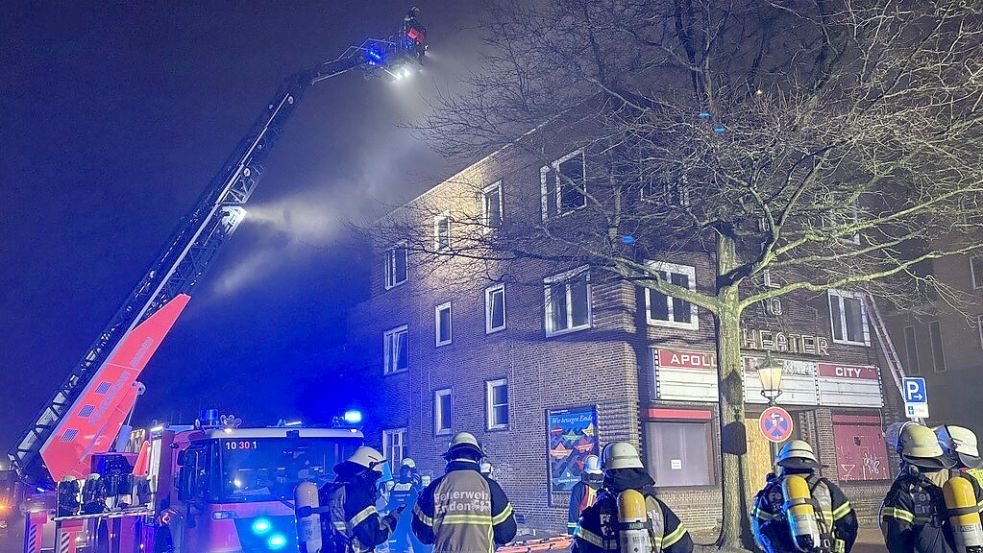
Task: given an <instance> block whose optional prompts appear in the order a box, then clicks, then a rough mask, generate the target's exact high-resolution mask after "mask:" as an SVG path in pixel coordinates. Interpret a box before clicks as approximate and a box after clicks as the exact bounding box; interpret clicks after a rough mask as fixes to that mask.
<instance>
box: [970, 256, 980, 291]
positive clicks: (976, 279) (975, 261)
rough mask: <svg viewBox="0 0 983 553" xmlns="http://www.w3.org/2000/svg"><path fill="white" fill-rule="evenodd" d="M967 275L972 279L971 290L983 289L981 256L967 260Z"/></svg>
mask: <svg viewBox="0 0 983 553" xmlns="http://www.w3.org/2000/svg"><path fill="white" fill-rule="evenodd" d="M969 274H970V276H971V277H972V279H973V290H979V289H980V288H983V255H978V256H976V257H971V258H969Z"/></svg>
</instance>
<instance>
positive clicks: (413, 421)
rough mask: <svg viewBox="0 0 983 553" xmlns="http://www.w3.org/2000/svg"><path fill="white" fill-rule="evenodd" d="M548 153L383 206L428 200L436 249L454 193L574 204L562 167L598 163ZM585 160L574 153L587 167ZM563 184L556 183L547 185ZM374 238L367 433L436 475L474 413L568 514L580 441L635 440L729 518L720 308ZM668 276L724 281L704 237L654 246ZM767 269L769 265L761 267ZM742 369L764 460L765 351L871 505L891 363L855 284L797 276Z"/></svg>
mask: <svg viewBox="0 0 983 553" xmlns="http://www.w3.org/2000/svg"><path fill="white" fill-rule="evenodd" d="M545 151H546V152H549V153H548V154H547V156H548V157H549V158H551V159H554V160H555V161H554V162H552V163H546V164H544V163H542V162H541V159H542V158H541V157H538V156H537V157H534V156H532V155H529V154H528V153H527V151H526V150H525V149H522V148H518V147H505V148H503V149H501V150H499V151H497V152H495V153H493V154H491V155H489V156H488V157H486V158H484V159H482V160H481V161H479V162H477V163H475V164H474V165H472V166H470V167H468V168H466V169H465V170H463V171H462V172H461V173H459V174H457V175H455V176H454V177H452V178H450V179H448V180H447V181H445V182H444V183H441V184H438V185H437V186H435V187H434V188H432V189H431V190H429V191H428V192H426V193H425V194H423V195H421V196H420V197H418V198H416V199H415V200H413V201H412V202H410V203H409V204H407V205H406V206H403V207H401V208H399V209H397V210H396V211H395V212H393V213H392V214H391V215H390V217H402V218H411V219H412V218H416V219H420V220H417V221H416V224H418V225H419V226H420V228H425V229H426V230H427V232H431V230H432V237H433V241H434V245H435V248H436V249H438V250H439V249H441V247H442V245H444V244H446V243H447V242H449V241H450V240H452V239H453V236H454V234H455V232H458V231H462V232H463V229H462V227H461V225H460V224H458V223H457V222H456V219H455V217H454V216H453V215H454V214H455V213H462V214H465V213H471V214H479V215H480V218H479V219H480V221H481V222H482V223H483V224H485V225H487V226H489V227H492V228H494V227H496V226H498V225H500V224H502V222H503V221H508V220H510V219H511V220H513V221H516V220H526V221H537V220H539V219H540V218H542V217H553V216H562V215H563V214H564V212H565V211H568V210H569V211H574V210H576V209H577V208H578V207H579V206H578V205H577V204H578V202H579V201H581V200H580V199H579V198H577V197H576V196H572V197H571V196H568V195H567V194H566V193H565V192H563V193H561V192H560V191H559V190H557V188H558V187H557V186H556V185H555V183H554V181H553V180H552V179H553V175H555V174H559V173H562V174H564V175H566V176H570V175H573V176H574V177H576V178H582V179H584V182H590V179H591V178H592V176H591V174H592V168H594V169H596V168H597V163H599V162H596V161H595V160H594V159H593V158H592V156H591V155H589V154H588V155H585V154H584V152H583V151H582V150H579V149H575V148H563V147H559V146H556V145H549V146H546V148H545ZM580 172H582V173H580ZM554 193H555V196H554ZM384 242H385V243H376V244H375V250H374V256H373V259H374V262H373V271H372V278H371V297H370V299H369V300H368V301H366V302H364V303H362V304H360V305H359V306H358V307H357V308H356V309H355V310H354V312H353V314H352V316H351V318H350V322H349V328H350V339H349V343H350V344H351V345H352V347H353V349H354V354H355V355H354V357H355V359H356V361H354V363H355V364H356V365H355V367H354V368H355V370H356V372H360V373H361V374H362V375H363V378H364V385H365V386H366V388H368V389H371V390H372V395H373V397H377V398H379V401H377V402H373V403H371V404H369V405H366V406H365V411H366V420H367V428H366V430H367V436H368V437H369V441H370V443H376V444H381V445H382V448H383V450H384V452H385V454H386V455H387V456H388V457H389V458H390V459H392V460H393V461H394V462H398V460H399V459H401V458H402V457H405V456H412V457H413V458H414V460H415V461H416V462H417V465H418V466H419V467H421V469H422V470H423V471H424V473H425V474H426V473H429V474H431V475H439V474H441V473H442V467H443V461H442V459H441V457H440V455H441V454H442V453H443V451H444V450H445V448H446V446H447V442H448V440H449V438H450V435H451V434H452V433H453V432H457V431H464V430H466V431H470V432H473V433H475V434H476V435H477V436H478V438H479V440H480V441H481V442H482V444H483V446H484V448H485V450H486V452H487V455H488V457H489V459H490V461H491V463H492V464H493V465H494V467H495V473H494V476H495V478H496V479H497V480H499V481H500V483H501V484H502V486H503V488H504V489H505V490H506V492H507V493H508V494H509V495H510V497H511V499H512V500H513V503H514V504H515V508H516V511H517V512H518V513H519V514H520V515H522V516H523V517H524V520H525V522H524V524H525V525H526V526H528V527H532V528H537V529H541V530H544V531H554V532H562V531H563V529H564V525H565V516H566V507H567V501H568V497H569V494H568V493H567V492H566V490H567V489H569V486H570V485H571V484H572V482H574V481H576V479H577V478H578V477H579V470H578V466H577V464H576V461H577V460H578V459H581V458H582V456H583V455H586V454H587V453H589V452H590V451H591V450H592V449H593V450H596V449H595V448H597V447H598V446H599V445H602V444H605V443H608V442H612V441H618V440H628V441H631V442H633V443H635V444H636V445H638V446H639V447H640V448H641V449H640V451H642V453H643V458H644V459H645V460H646V464H647V467H648V468H649V470H650V472H651V473H652V474H653V476H654V477H655V479H656V483H657V485H658V487H659V488H660V490H661V493H662V495H663V497H664V499H665V500H666V501H667V502H668V503H669V504H670V505H672V506H673V508H674V509H675V510H676V511H677V512H678V513H679V515H680V516H681V518H682V519H683V521H684V523H685V524H686V525H687V526H688V527H690V528H710V527H714V526H715V525H717V523H718V521H719V519H720V505H721V500H720V458H719V453H718V444H719V437H720V428H719V424H718V417H717V409H716V402H717V390H716V372H715V368H714V367H715V353H714V352H715V350H716V346H715V331H714V322H713V319H712V317H711V316H710V314H709V313H706V312H704V311H701V310H699V309H698V308H696V307H695V306H693V305H691V304H688V303H686V302H683V301H680V300H674V299H669V298H667V297H666V296H662V295H660V294H658V293H656V292H653V291H651V290H643V289H641V288H638V287H636V286H634V285H632V284H630V283H628V282H625V281H623V280H618V279H614V278H611V277H609V276H607V275H606V274H605V273H604V272H602V271H599V270H596V269H591V268H588V267H577V266H555V265H551V264H549V263H546V262H542V261H536V260H521V261H518V262H513V263H512V264H511V265H509V267H508V268H505V267H499V266H496V265H495V264H494V263H486V264H484V265H481V266H480V270H477V268H476V265H475V263H473V262H471V261H465V260H460V262H458V261H457V260H455V259H444V260H442V261H441V263H436V262H434V261H433V260H432V259H431V258H430V257H429V256H426V255H424V254H416V253H412V252H409V251H408V249H409V250H412V248H407V247H406V246H405V245H403V244H401V243H400V241H399V240H398V237H395V238H394V239H393V240H391V241H389V240H385V241H384ZM650 262H651V263H654V264H657V266H658V267H659V269H660V270H663V271H665V272H666V273H667V274H668V275H669V278H671V279H672V281H673V282H674V283H677V284H680V285H683V286H688V287H691V288H695V289H706V288H708V287H712V286H713V285H714V277H713V274H714V273H713V269H712V267H713V259H712V257H711V256H710V255H708V254H707V253H705V252H702V251H697V250H693V251H688V252H675V253H673V254H672V255H667V256H666V257H664V258H662V259H652V260H650ZM762 285H763V286H765V285H767V283H762ZM744 329H745V330H744V336H743V340H744V351H745V357H744V363H745V364H746V367H747V368H746V371H745V380H744V387H745V391H746V400H747V402H748V406H747V411H748V413H747V417H748V420H747V427H748V433H747V442H748V443H747V446H748V455H749V456H750V458H751V459H752V461H753V463H752V464H753V468H752V472H753V474H752V479H753V481H754V482H755V483H763V481H764V476H765V474H766V473H767V472H768V471H769V470H770V452H769V445H768V442H767V441H766V440H765V439H764V438H763V437H762V436H761V434H760V433H759V432H758V430H757V427H758V420H757V419H758V416H759V414H760V413H761V411H762V410H763V408H764V407H765V400H764V399H763V398H762V396H761V395H760V393H759V392H760V383H759V380H758V377H757V376H756V374H755V372H754V368H755V367H756V366H757V365H758V364H759V363H760V360H761V359H763V358H764V354H765V351H773V352H774V356H775V357H776V358H777V359H778V360H780V361H781V362H782V363H783V364H784V366H785V377H784V382H783V389H784V390H785V392H784V394H783V395H782V396H781V397H780V398H779V404H780V405H782V406H783V407H785V408H786V409H788V410H789V411H790V412H791V413H792V416H793V422H794V431H793V434H792V436H793V437H801V438H803V439H806V440H808V441H810V442H811V443H812V444H813V445H814V446H815V447H816V449H817V452H818V454H819V456H820V458H821V461H822V462H823V464H824V465H827V467H828V468H826V469H825V471H824V473H825V475H826V476H827V477H828V478H830V479H832V480H834V481H839V482H840V483H841V484H842V486H843V488H844V490H845V491H846V493H847V494H848V495H849V496H850V497H851V499H852V501H853V503H854V505H856V507H857V508H858V510H859V511H860V513H861V519H862V521H863V522H864V523H866V524H868V525H869V524H872V523H873V518H874V516H875V513H876V508H877V505H878V504H879V502H880V499H881V498H882V497H883V494H884V493H885V492H886V490H887V487H888V485H889V482H890V479H891V478H892V477H893V470H894V467H896V459H894V458H893V457H892V455H893V453H892V454H889V452H888V451H887V447H886V446H885V443H884V440H883V438H882V434H881V432H882V428H883V427H884V426H885V425H886V424H889V423H890V422H893V421H894V420H896V419H897V418H898V417H899V414H900V408H899V407H898V403H899V396H898V393H897V390H896V388H895V387H894V385H893V381H892V379H891V377H890V376H889V375H888V373H887V371H886V370H884V371H881V370H880V369H879V367H881V366H882V363H881V361H880V360H879V356H878V351H879V348H877V347H876V342H875V340H876V337H875V336H873V327H872V326H871V325H869V324H868V320H867V313H866V311H865V306H864V303H863V301H862V300H861V298H860V296H859V295H857V294H854V293H851V292H849V291H833V292H829V293H828V294H799V295H794V296H790V297H785V298H782V299H781V300H780V301H773V302H769V304H768V305H762V306H759V307H758V308H755V309H749V310H748V311H747V312H746V314H745V320H744Z"/></svg>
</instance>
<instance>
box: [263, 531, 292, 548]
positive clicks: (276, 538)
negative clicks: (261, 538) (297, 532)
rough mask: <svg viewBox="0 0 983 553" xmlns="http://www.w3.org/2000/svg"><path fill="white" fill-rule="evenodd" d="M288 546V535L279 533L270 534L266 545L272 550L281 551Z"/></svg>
mask: <svg viewBox="0 0 983 553" xmlns="http://www.w3.org/2000/svg"><path fill="white" fill-rule="evenodd" d="M286 546H287V536H284V535H283V534H280V533H277V534H273V535H272V536H270V538H269V539H268V540H266V547H269V548H270V550H271V551H279V550H281V549H283V548H284V547H286Z"/></svg>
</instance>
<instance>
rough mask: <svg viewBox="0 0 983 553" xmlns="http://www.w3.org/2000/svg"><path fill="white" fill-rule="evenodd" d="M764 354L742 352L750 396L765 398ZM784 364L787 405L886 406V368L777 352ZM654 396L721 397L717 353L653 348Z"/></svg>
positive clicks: (747, 397) (746, 391)
mask: <svg viewBox="0 0 983 553" xmlns="http://www.w3.org/2000/svg"><path fill="white" fill-rule="evenodd" d="M763 360H764V357H763V356H760V355H747V356H743V357H742V363H743V365H744V370H743V373H744V400H745V401H746V402H748V403H765V398H764V397H762V396H761V381H760V380H759V379H758V375H757V373H756V371H757V368H758V366H759V365H760V364H761V362H762V361H763ZM776 361H778V362H780V363H781V364H782V366H783V373H782V374H783V376H782V395H781V399H780V402H781V403H782V404H786V405H816V406H825V407H868V408H880V407H883V406H884V397H883V394H882V391H881V380H880V370H879V369H878V368H877V367H872V366H869V365H849V364H844V363H835V362H831V361H825V360H824V361H808V360H800V359H783V358H781V357H776ZM652 367H653V372H652V374H653V382H654V384H655V385H654V386H653V394H652V396H653V397H652V399H653V400H661V401H701V402H716V401H717V359H716V354H714V353H711V352H706V351H699V350H684V349H675V348H654V349H652Z"/></svg>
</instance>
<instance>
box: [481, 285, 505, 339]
mask: <svg viewBox="0 0 983 553" xmlns="http://www.w3.org/2000/svg"><path fill="white" fill-rule="evenodd" d="M499 330H505V285H504V284H496V285H494V286H489V287H488V288H485V334H491V333H492V332H498V331H499Z"/></svg>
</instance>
